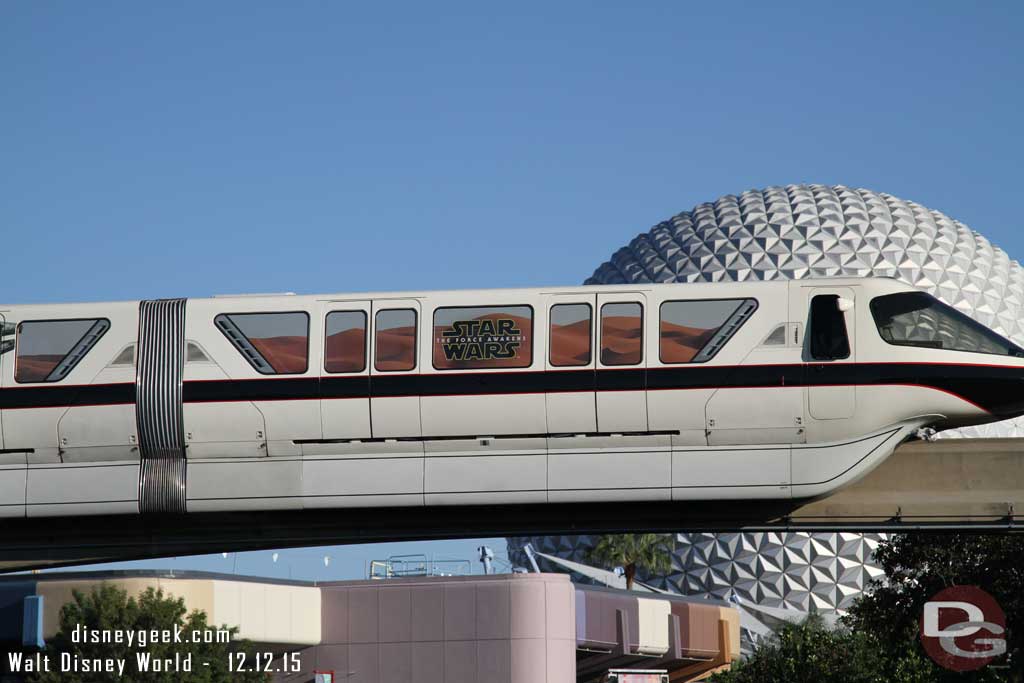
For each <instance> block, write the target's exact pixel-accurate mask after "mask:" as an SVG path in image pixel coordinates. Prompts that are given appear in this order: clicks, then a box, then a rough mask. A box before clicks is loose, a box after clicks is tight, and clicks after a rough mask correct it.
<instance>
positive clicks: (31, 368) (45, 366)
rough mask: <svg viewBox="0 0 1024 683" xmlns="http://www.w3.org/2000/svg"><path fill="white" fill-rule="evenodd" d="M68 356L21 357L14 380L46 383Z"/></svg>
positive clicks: (19, 357)
mask: <svg viewBox="0 0 1024 683" xmlns="http://www.w3.org/2000/svg"><path fill="white" fill-rule="evenodd" d="M65 355H66V354H40V355H33V356H30V355H19V356H18V368H17V371H16V372H15V373H14V379H15V380H17V381H19V382H45V381H46V378H47V377H49V376H50V373H51V372H53V371H54V369H56V367H57V365H59V364H60V362H61V361H62V360H63V359H64V356H65Z"/></svg>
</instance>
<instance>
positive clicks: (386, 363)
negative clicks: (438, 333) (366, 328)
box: [373, 325, 416, 371]
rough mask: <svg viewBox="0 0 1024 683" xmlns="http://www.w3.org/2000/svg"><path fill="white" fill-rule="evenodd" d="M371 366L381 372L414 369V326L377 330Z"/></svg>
mask: <svg viewBox="0 0 1024 683" xmlns="http://www.w3.org/2000/svg"><path fill="white" fill-rule="evenodd" d="M373 365H374V367H375V368H376V369H377V370H383V371H396V370H397V371H401V370H412V369H413V368H414V367H416V326H415V325H403V326H401V327H391V328H388V329H379V328H378V330H377V352H376V354H375V355H374V360H373Z"/></svg>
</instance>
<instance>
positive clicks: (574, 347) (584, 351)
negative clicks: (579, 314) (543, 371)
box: [551, 317, 590, 367]
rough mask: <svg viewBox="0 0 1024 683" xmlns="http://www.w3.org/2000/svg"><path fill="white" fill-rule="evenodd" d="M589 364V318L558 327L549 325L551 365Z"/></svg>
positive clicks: (553, 324)
mask: <svg viewBox="0 0 1024 683" xmlns="http://www.w3.org/2000/svg"><path fill="white" fill-rule="evenodd" d="M589 362H590V318H589V317H588V318H586V319H585V320H577V321H576V322H572V323H568V324H564V325H559V324H557V323H554V322H552V323H551V364H552V365H557V366H561V367H571V366H574V365H586V364H588V363H589Z"/></svg>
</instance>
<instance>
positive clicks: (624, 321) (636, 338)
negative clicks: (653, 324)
mask: <svg viewBox="0 0 1024 683" xmlns="http://www.w3.org/2000/svg"><path fill="white" fill-rule="evenodd" d="M643 359H644V309H643V306H641V305H640V304H639V303H628V302H627V303H608V304H605V305H604V306H602V307H601V364H602V365H607V366H613V365H639V364H640V362H641V361H643Z"/></svg>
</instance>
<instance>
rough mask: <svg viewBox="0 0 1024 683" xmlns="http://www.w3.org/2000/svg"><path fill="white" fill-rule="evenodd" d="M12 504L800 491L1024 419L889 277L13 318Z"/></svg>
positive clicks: (987, 350)
mask: <svg viewBox="0 0 1024 683" xmlns="http://www.w3.org/2000/svg"><path fill="white" fill-rule="evenodd" d="M0 316H2V322H3V336H2V338H0V422H2V443H0V449H2V450H0V516H7V517H20V516H29V517H32V516H44V515H62V516H67V515H78V514H108V513H138V512H143V513H166V512H186V511H188V512H193V511H230V510H267V509H301V508H325V507H379V506H430V505H453V504H454V505H459V504H509V503H554V502H575V501H579V502H594V501H608V500H648V501H650V500H664V501H673V500H711V499H722V498H733V499H773V498H774V499H778V498H806V497H813V496H821V495H824V494H827V493H829V492H831V491H833V490H835V489H836V488H838V487H840V486H843V485H844V484H847V483H849V482H851V481H853V480H855V479H856V478H858V477H860V476H862V475H863V474H865V473H866V472H867V471H869V470H870V469H871V468H873V467H875V466H876V465H877V464H879V463H880V462H881V461H882V460H883V459H885V458H886V457H887V456H888V455H889V454H890V453H891V452H892V451H893V449H894V448H895V447H896V445H897V444H899V443H900V442H901V441H903V440H905V439H907V438H908V437H910V436H912V435H914V434H915V433H916V432H918V430H921V429H924V428H936V429H942V428H946V427H953V426H960V425H968V424H977V423H983V422H990V421H994V420H999V419H1004V418H1007V417H1011V416H1016V415H1020V414H1024V398H1022V395H1024V392H1022V391H1021V389H1022V388H1024V381H1022V379H1024V357H1022V356H1024V351H1022V350H1021V349H1020V348H1018V347H1017V346H1016V345H1014V344H1013V343H1011V342H1009V341H1007V340H1006V339H1004V338H1002V337H1000V336H999V335H997V334H996V333H994V332H992V331H991V330H989V329H987V328H985V327H983V326H982V325H980V324H979V323H977V322H975V321H973V320H971V319H970V318H968V317H967V316H965V315H963V314H961V313H959V312H957V311H955V310H954V309H952V308H950V307H948V306H946V305H945V304H942V303H941V302H939V301H938V300H936V299H934V298H933V297H931V296H930V295H928V294H926V293H924V292H921V291H918V290H916V289H913V288H912V287H909V286H906V285H904V284H901V283H899V282H897V281H894V280H888V279H875V278H861V279H825V280H802V281H792V282H784V281H777V282H750V283H729V284H685V285H679V284H663V285H661V284H659V285H635V286H634V285H628V286H608V287H567V288H550V289H512V290H475V291H452V292H427V293H422V292H420V293H399V294H362V295H334V296H294V295H269V296H239V297H214V298H210V299H188V300H183V299H175V300H159V301H142V302H138V301H132V302H119V303H88V304H60V305H29V306H8V307H4V308H2V309H0Z"/></svg>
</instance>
